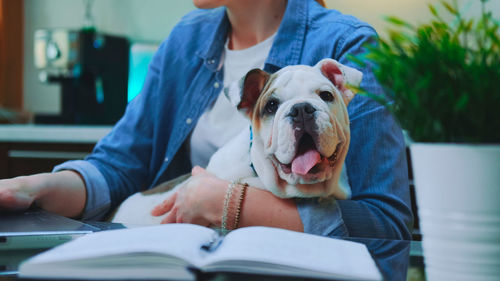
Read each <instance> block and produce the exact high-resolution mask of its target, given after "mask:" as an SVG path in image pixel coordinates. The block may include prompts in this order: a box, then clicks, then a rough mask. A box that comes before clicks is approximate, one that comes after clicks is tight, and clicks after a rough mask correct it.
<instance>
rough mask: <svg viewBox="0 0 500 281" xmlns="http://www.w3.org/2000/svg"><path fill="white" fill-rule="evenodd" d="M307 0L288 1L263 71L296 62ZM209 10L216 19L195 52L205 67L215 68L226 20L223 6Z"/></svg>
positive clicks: (219, 57)
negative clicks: (213, 26) (203, 41)
mask: <svg viewBox="0 0 500 281" xmlns="http://www.w3.org/2000/svg"><path fill="white" fill-rule="evenodd" d="M310 1H314V0H288V3H287V7H286V10H285V14H284V16H283V20H282V21H281V24H280V27H279V29H278V34H277V35H276V38H275V40H274V43H273V46H272V47H271V51H270V52H269V56H268V58H267V60H266V66H265V70H266V71H269V72H275V71H277V70H278V69H281V68H283V67H285V66H287V65H293V64H298V63H299V62H300V58H301V55H302V48H303V46H304V39H305V35H306V28H307V20H308V19H307V15H308V5H309V2H310ZM213 13H214V14H215V15H216V16H215V18H216V19H217V20H216V21H215V22H214V24H215V26H216V28H213V29H211V32H210V33H209V34H207V40H206V41H205V42H206V43H205V44H202V46H201V48H200V49H199V51H198V55H199V56H200V57H201V58H202V59H203V60H204V63H205V65H206V66H207V67H208V68H209V69H211V70H213V71H215V70H217V69H218V68H219V65H220V63H221V58H222V52H223V50H224V43H225V42H226V38H227V34H228V30H229V19H228V17H227V14H226V9H225V8H217V9H214V10H213Z"/></svg>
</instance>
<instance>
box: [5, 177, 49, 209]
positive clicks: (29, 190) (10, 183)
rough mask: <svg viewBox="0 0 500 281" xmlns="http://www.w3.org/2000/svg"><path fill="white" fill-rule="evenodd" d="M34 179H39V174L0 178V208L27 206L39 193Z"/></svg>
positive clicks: (23, 207) (24, 207)
mask: <svg viewBox="0 0 500 281" xmlns="http://www.w3.org/2000/svg"><path fill="white" fill-rule="evenodd" d="M36 179H38V180H40V179H41V175H33V176H21V177H17V178H12V179H4V180H0V208H1V209H4V210H9V211H20V210H25V209H27V208H29V207H30V206H31V205H32V204H33V202H34V201H35V200H36V199H37V197H39V193H40V188H38V187H37V184H35V183H36V182H37V181H36Z"/></svg>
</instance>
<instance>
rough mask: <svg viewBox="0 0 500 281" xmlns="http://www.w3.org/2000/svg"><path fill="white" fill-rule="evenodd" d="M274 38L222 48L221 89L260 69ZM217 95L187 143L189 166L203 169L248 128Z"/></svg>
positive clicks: (229, 104)
mask: <svg viewBox="0 0 500 281" xmlns="http://www.w3.org/2000/svg"><path fill="white" fill-rule="evenodd" d="M275 37H276V34H274V35H272V36H271V37H269V38H267V39H266V40H264V41H262V42H260V43H259V44H257V45H255V46H252V47H250V48H247V49H244V50H237V51H233V50H229V49H228V42H226V44H225V46H224V54H223V56H224V87H227V86H228V85H229V84H230V83H232V82H234V81H238V80H239V79H241V78H242V77H243V76H245V75H246V74H247V72H248V71H250V70H251V69H253V68H261V69H262V68H263V67H264V63H265V61H266V58H267V55H268V54H269V51H270V50H271V46H272V45H273V41H274V38H275ZM249 124H250V123H249V121H248V119H246V118H245V117H243V116H242V115H241V113H239V112H238V110H237V109H236V107H234V106H233V105H232V104H231V103H230V102H229V100H228V99H227V97H226V96H225V95H224V93H223V92H222V91H221V94H219V97H218V98H217V100H216V101H215V103H214V104H213V105H212V106H211V107H209V108H208V109H207V111H205V113H203V114H202V115H201V117H200V119H199V120H198V123H197V124H196V126H195V128H194V130H193V133H192V135H191V140H190V144H189V145H190V154H191V155H190V157H191V163H192V164H193V166H194V165H198V166H201V167H206V166H207V165H208V161H209V160H210V157H211V156H212V154H214V153H215V151H217V149H219V148H220V147H222V146H223V145H224V144H226V143H227V142H228V141H229V140H230V139H231V138H233V137H235V136H236V135H237V134H238V133H239V132H241V130H243V129H245V128H247V127H248V126H249Z"/></svg>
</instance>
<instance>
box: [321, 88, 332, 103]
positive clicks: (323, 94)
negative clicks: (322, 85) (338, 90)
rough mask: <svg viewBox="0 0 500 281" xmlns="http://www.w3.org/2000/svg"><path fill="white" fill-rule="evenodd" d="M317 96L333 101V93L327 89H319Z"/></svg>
mask: <svg viewBox="0 0 500 281" xmlns="http://www.w3.org/2000/svg"><path fill="white" fill-rule="evenodd" d="M319 97H320V98H321V99H322V100H324V101H326V102H330V101H333V95H332V93H330V92H328V91H321V92H320V93H319Z"/></svg>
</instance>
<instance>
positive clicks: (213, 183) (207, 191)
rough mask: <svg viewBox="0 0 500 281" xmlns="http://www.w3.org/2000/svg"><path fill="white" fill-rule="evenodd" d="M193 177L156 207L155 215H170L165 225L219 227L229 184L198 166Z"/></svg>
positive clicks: (194, 169)
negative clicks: (180, 224)
mask: <svg viewBox="0 0 500 281" xmlns="http://www.w3.org/2000/svg"><path fill="white" fill-rule="evenodd" d="M191 174H192V176H191V178H190V179H189V180H188V181H187V182H186V183H184V184H183V186H180V187H179V188H177V191H176V192H174V193H173V194H172V195H171V196H170V197H168V198H167V199H165V201H163V202H162V203H161V204H159V205H158V206H156V207H155V208H154V209H153V210H152V211H151V214H152V215H153V216H161V215H164V214H167V215H166V217H165V218H164V219H163V220H162V222H161V223H193V224H198V225H203V226H216V227H219V226H220V225H221V217H222V206H223V202H224V197H225V194H226V190H227V187H228V184H229V182H227V181H225V180H222V179H219V178H218V177H216V176H214V175H213V174H211V173H209V172H207V171H206V170H205V169H203V168H201V167H198V166H196V167H194V168H193V170H192V171H191Z"/></svg>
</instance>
